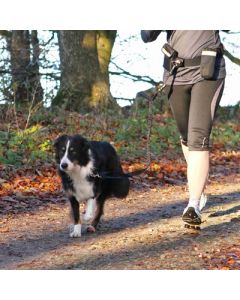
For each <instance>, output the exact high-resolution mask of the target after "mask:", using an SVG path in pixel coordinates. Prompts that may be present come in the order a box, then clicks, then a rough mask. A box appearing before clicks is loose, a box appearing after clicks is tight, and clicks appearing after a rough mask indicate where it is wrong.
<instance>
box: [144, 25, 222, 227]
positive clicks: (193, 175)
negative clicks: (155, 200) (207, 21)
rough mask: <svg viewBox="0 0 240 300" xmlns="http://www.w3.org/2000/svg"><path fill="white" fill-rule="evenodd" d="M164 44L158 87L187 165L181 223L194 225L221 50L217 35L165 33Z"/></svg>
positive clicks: (218, 92)
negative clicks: (161, 85)
mask: <svg viewBox="0 0 240 300" xmlns="http://www.w3.org/2000/svg"><path fill="white" fill-rule="evenodd" d="M160 33H161V30H141V37H142V40H143V41H144V42H145V43H147V42H153V41H155V40H156V39H157V37H158V36H159V34H160ZM167 41H168V42H167V43H166V44H165V45H164V46H163V48H162V52H163V53H164V75H163V82H164V84H165V85H166V87H165V93H166V94H167V96H168V100H169V103H170V106H171V110H172V112H173V116H174V118H175V120H176V124H177V128H178V130H179V133H180V141H181V147H182V151H183V154H184V157H185V160H186V162H187V181H188V190H189V201H188V204H187V207H186V208H185V209H184V211H183V215H182V219H183V221H184V222H185V223H187V224H190V225H197V226H199V225H200V224H201V223H202V218H201V210H202V209H203V207H204V206H205V204H206V201H207V198H206V196H205V195H204V188H205V185H206V182H207V179H208V173H209V151H210V148H211V141H210V134H211V130H212V126H213V121H214V118H215V115H216V111H217V108H218V107H219V102H220V100H221V97H222V93H223V90H224V81H225V77H226V69H225V60H224V57H223V46H222V43H221V40H220V36H219V31H218V30H173V31H167Z"/></svg>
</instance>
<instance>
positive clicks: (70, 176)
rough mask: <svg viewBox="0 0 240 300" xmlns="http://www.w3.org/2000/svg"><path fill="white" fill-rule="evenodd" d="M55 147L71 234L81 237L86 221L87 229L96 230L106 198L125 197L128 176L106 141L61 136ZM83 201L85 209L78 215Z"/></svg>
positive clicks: (127, 187)
mask: <svg viewBox="0 0 240 300" xmlns="http://www.w3.org/2000/svg"><path fill="white" fill-rule="evenodd" d="M54 146H55V153H56V162H57V164H58V171H59V175H60V177H61V179H62V185H63V188H64V190H65V191H66V193H67V195H68V197H69V201H70V204H71V208H72V215H73V220H74V226H72V228H71V229H70V237H80V236H81V224H89V228H88V229H89V231H95V229H96V227H97V224H98V222H99V220H100V218H101V215H102V214H103V208H104V202H105V200H106V199H107V198H109V197H111V196H114V197H118V198H123V197H126V196H127V194H128V191H129V185H130V183H129V179H128V178H127V177H125V176H124V173H123V170H122V167H121V164H120V160H119V157H118V155H117V153H116V151H115V149H114V148H113V147H112V146H111V145H110V144H109V143H107V142H97V141H88V140H86V139H85V138H84V137H82V136H81V135H73V136H68V135H62V136H60V137H58V138H57V139H56V141H55V143H54ZM82 201H84V202H85V203H86V212H85V213H84V214H83V217H82V218H81V217H80V207H79V204H80V202H82Z"/></svg>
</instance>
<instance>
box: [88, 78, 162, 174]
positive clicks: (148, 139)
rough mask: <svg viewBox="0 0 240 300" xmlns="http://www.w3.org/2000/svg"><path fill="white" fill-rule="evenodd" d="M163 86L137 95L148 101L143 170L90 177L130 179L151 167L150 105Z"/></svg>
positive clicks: (151, 117)
mask: <svg viewBox="0 0 240 300" xmlns="http://www.w3.org/2000/svg"><path fill="white" fill-rule="evenodd" d="M165 86H166V85H165V84H164V83H162V82H160V83H158V84H157V85H156V87H155V92H154V93H153V94H151V95H148V94H147V93H145V92H140V93H138V96H141V97H143V98H145V99H147V100H148V132H147V146H146V149H147V150H146V161H147V163H146V165H147V166H146V167H145V168H141V169H137V170H135V171H133V172H128V173H122V174H119V173H113V172H100V173H96V174H92V175H91V177H93V178H99V179H122V178H124V177H127V178H131V177H134V176H138V175H140V174H142V173H144V172H146V171H147V170H148V168H149V167H150V165H151V149H150V140H151V131H152V121H153V116H152V105H153V101H154V99H155V98H156V97H157V95H158V94H159V93H161V92H162V91H163V89H164V88H165ZM114 174H115V175H116V176H115V175H114Z"/></svg>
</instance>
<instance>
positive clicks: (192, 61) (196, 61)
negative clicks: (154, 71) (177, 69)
mask: <svg viewBox="0 0 240 300" xmlns="http://www.w3.org/2000/svg"><path fill="white" fill-rule="evenodd" d="M180 59H181V61H182V63H181V67H197V66H200V64H201V56H196V57H194V58H189V59H188V58H185V59H183V58H180ZM163 67H164V68H165V69H166V70H167V71H169V72H170V70H171V69H172V59H171V58H168V57H167V56H166V55H164V62H163Z"/></svg>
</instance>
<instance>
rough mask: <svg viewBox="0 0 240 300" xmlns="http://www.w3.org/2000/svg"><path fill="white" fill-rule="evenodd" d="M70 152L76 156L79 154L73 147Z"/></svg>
mask: <svg viewBox="0 0 240 300" xmlns="http://www.w3.org/2000/svg"><path fill="white" fill-rule="evenodd" d="M69 152H70V153H72V154H74V155H75V154H77V152H76V151H74V148H72V147H71V148H70V149H69Z"/></svg>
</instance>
